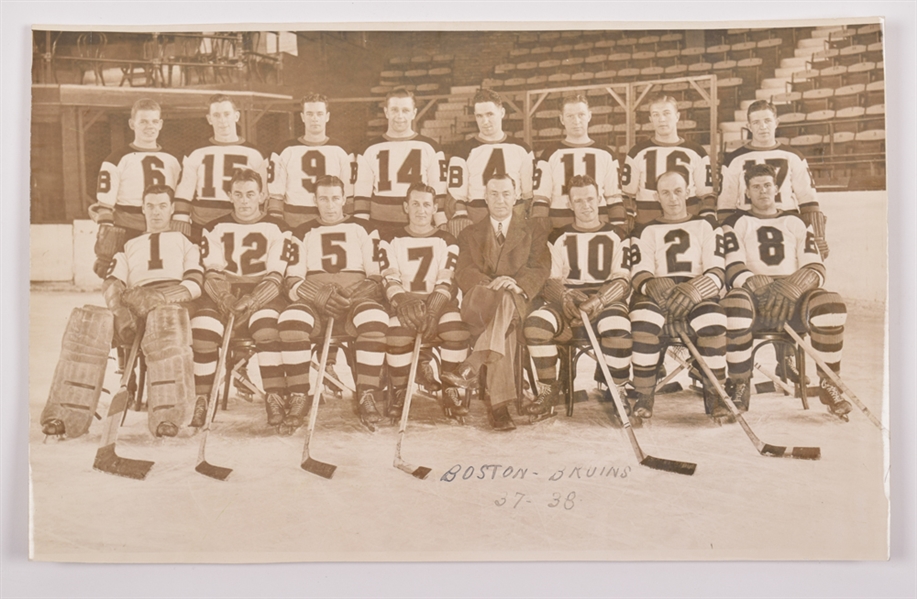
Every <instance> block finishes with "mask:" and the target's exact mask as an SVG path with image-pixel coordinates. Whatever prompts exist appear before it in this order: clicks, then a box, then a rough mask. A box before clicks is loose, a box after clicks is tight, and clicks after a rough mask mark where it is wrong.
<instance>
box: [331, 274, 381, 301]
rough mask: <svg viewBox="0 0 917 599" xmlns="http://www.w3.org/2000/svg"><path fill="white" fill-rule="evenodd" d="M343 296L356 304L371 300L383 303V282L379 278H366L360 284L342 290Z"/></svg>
mask: <svg viewBox="0 0 917 599" xmlns="http://www.w3.org/2000/svg"><path fill="white" fill-rule="evenodd" d="M341 295H343V296H344V297H347V298H350V301H351V302H353V303H354V304H356V303H359V302H362V301H365V300H371V301H374V302H381V301H382V281H380V280H379V279H378V277H366V278H365V279H363V280H362V281H360V282H359V283H354V284H353V285H351V286H350V287H348V288H347V289H343V290H341Z"/></svg>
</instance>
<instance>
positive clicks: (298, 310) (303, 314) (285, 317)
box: [277, 303, 317, 345]
mask: <svg viewBox="0 0 917 599" xmlns="http://www.w3.org/2000/svg"><path fill="white" fill-rule="evenodd" d="M316 321H317V318H316V316H315V312H313V311H312V308H310V307H309V306H307V305H306V304H303V303H295V304H290V305H289V306H287V307H286V309H285V310H284V311H283V312H281V314H280V316H279V317H278V318H277V330H278V334H279V336H280V342H281V343H283V344H284V345H302V344H309V343H311V339H312V332H313V330H314V329H315V323H316Z"/></svg>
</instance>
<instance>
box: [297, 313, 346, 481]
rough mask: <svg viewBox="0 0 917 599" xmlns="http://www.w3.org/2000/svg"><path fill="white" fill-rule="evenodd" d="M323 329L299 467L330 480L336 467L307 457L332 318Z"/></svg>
mask: <svg viewBox="0 0 917 599" xmlns="http://www.w3.org/2000/svg"><path fill="white" fill-rule="evenodd" d="M326 326H327V328H326V329H325V340H324V341H323V342H322V359H321V363H320V364H319V366H318V376H317V377H316V380H315V389H314V390H313V392H312V409H311V411H310V412H309V430H307V431H306V442H305V445H303V448H302V462H301V463H300V465H299V466H300V467H301V468H302V469H303V470H305V471H306V472H311V473H312V474H316V475H318V476H321V477H323V478H331V477H332V476H334V471H335V470H337V466H335V465H334V464H327V463H325V462H320V461H318V460H316V459H313V458H312V456H310V455H309V444H310V443H311V442H312V433H314V432H315V421H316V420H317V419H318V404H319V400H320V399H321V397H322V387H323V386H324V384H325V366H327V365H328V349H329V348H330V347H331V330H332V329H333V328H334V317H331V318H329V319H328V323H327V325H326Z"/></svg>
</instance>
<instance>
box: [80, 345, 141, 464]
mask: <svg viewBox="0 0 917 599" xmlns="http://www.w3.org/2000/svg"><path fill="white" fill-rule="evenodd" d="M142 335H143V333H142V331H138V332H137V335H136V336H135V337H134V343H133V344H132V345H131V349H130V353H129V354H128V358H127V362H126V363H125V365H124V372H123V373H122V374H121V385H120V386H119V388H118V391H117V392H116V393H115V394H114V395H113V396H112V398H111V403H110V404H109V406H108V415H107V416H106V417H105V423H104V424H103V425H102V438H101V440H100V441H99V448H98V449H97V450H96V458H95V461H94V462H93V464H92V467H93V468H95V469H96V470H98V471H100V472H106V473H108V474H114V475H115V476H124V477H126V478H133V479H135V480H143V479H144V478H146V475H147V473H148V472H149V471H150V468H152V467H153V462H150V461H148V460H133V459H131V458H122V457H121V456H119V455H118V454H117V453H115V443H116V442H117V440H118V429H119V428H120V427H121V422H122V421H123V419H124V416H126V412H127V407H128V404H129V403H130V393H129V392H128V390H127V387H128V383H129V382H130V379H131V375H133V373H134V366H135V364H136V362H137V356H138V355H139V354H140V339H141V337H142Z"/></svg>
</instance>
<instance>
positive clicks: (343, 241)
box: [284, 175, 389, 430]
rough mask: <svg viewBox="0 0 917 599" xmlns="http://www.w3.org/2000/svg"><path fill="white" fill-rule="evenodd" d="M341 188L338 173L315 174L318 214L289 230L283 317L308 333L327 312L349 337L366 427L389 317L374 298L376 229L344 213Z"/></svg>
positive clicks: (378, 286)
mask: <svg viewBox="0 0 917 599" xmlns="http://www.w3.org/2000/svg"><path fill="white" fill-rule="evenodd" d="M344 189H345V186H344V182H343V181H342V180H341V179H339V178H338V177H335V176H332V175H326V176H324V177H321V178H319V180H318V181H316V183H315V190H316V191H315V194H316V196H315V197H316V202H317V204H318V215H319V217H318V219H316V220H313V221H310V222H307V223H304V224H302V225H300V226H299V227H297V228H296V229H295V230H294V231H293V237H294V238H295V239H294V241H295V242H296V243H297V244H298V247H299V259H298V261H295V262H293V263H292V264H291V266H290V268H289V271H288V273H287V281H286V284H287V289H288V290H289V296H290V299H291V300H293V301H294V302H295V303H294V304H292V305H291V306H290V307H289V309H288V312H290V314H287V313H284V320H285V321H286V320H287V319H292V321H296V322H297V323H299V324H298V325H297V326H299V327H300V328H302V330H308V331H309V332H310V334H311V332H312V330H313V329H314V330H320V329H321V328H322V327H323V326H324V323H325V322H327V320H326V319H327V317H328V316H331V317H333V318H334V320H335V323H334V326H335V328H334V330H335V332H338V331H340V332H342V333H343V332H346V333H347V334H348V335H351V336H353V337H354V338H355V339H354V350H355V354H356V364H355V365H354V369H355V372H354V382H355V383H356V387H357V388H356V391H357V397H356V399H357V403H358V407H359V413H360V420H361V421H362V422H363V423H364V424H365V425H366V426H367V427H368V428H370V429H371V430H372V429H373V428H374V426H373V425H374V424H375V423H376V422H379V421H380V420H381V419H382V415H381V414H380V413H379V410H378V408H377V407H376V402H377V401H379V400H381V396H380V392H379V391H380V389H381V382H380V378H381V374H382V365H383V363H384V361H385V332H386V330H387V329H388V322H389V317H388V314H387V313H386V312H385V308H383V307H382V304H381V303H380V302H381V300H382V283H381V277H380V273H379V262H378V254H379V247H378V244H379V234H378V233H377V232H376V230H375V229H373V228H372V227H371V226H370V225H369V223H367V222H366V221H365V220H361V219H355V218H353V217H348V216H346V215H345V214H344ZM291 324H292V322H291ZM285 330H289V327H285ZM306 357H307V355H306V354H302V361H301V362H299V365H300V368H302V369H305V368H306V366H307V365H308V363H309V362H308V361H306ZM309 359H311V356H309ZM293 369H294V371H295V370H296V365H293ZM307 410H308V408H306V411H307ZM305 413H306V412H305V411H304V412H303V414H302V415H299V414H294V416H297V417H300V416H304V414H305ZM294 424H295V423H294Z"/></svg>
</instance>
